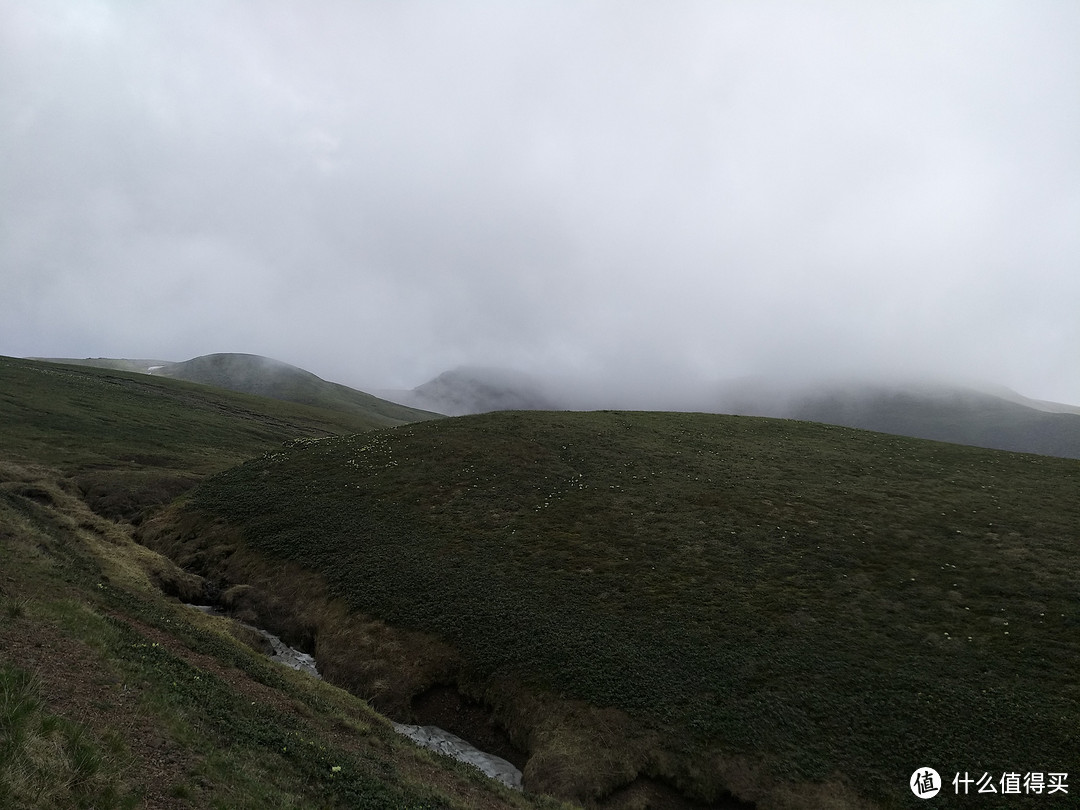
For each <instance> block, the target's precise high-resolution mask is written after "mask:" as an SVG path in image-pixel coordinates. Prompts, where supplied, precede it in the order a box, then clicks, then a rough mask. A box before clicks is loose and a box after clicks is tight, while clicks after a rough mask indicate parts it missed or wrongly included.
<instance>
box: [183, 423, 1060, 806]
mask: <svg viewBox="0 0 1080 810" xmlns="http://www.w3.org/2000/svg"><path fill="white" fill-rule="evenodd" d="M1078 485H1080V464H1078V463H1077V462H1076V461H1072V460H1063V459H1054V458H1046V457H1038V456H1029V455H1020V454H1010V453H1004V452H996V451H987V450H980V449H975V448H970V447H962V446H958V445H949V444H940V443H933V442H928V441H919V440H913V439H903V438H898V437H894V436H888V435H883V434H874V433H868V432H863V431H858V430H853V429H845V428H836V427H828V426H823V425H815V424H809V423H799V422H791V421H784V420H769V419H755V418H745V417H742V418H740V417H723V416H712V415H701V414H649V413H580V414H574V413H563V414H551V413H501V414H490V415H485V416H479V417H467V418H461V419H453V420H444V421H440V422H433V423H425V424H418V425H412V426H406V427H399V428H393V429H389V430H384V431H378V432H375V433H371V434H365V435H360V436H354V437H344V438H330V439H323V440H317V441H309V440H302V441H297V442H295V443H293V445H292V446H291V447H289V448H287V449H283V450H281V451H278V452H272V453H268V454H266V455H265V456H264V457H262V458H260V459H257V460H253V461H250V462H248V463H246V464H244V465H241V466H240V467H237V468H234V469H232V470H229V471H227V472H225V473H222V474H220V475H218V476H215V477H213V478H212V479H209V480H208V481H207V482H206V483H205V484H204V485H202V486H201V487H200V488H199V489H198V490H197V491H196V492H195V493H194V495H193V497H192V499H191V501H190V504H189V509H191V510H199V511H202V512H205V513H207V514H208V515H210V516H213V517H214V518H224V519H226V520H227V521H228V522H229V523H230V524H232V525H235V526H240V527H242V529H243V532H244V537H245V538H246V542H247V544H248V545H249V546H250V547H251V548H254V549H256V550H258V551H261V552H264V553H266V554H269V555H272V556H274V557H276V558H279V559H283V560H290V561H293V562H297V563H300V564H301V565H303V566H304V567H307V568H310V569H313V570H315V571H317V572H319V573H321V574H322V575H323V576H324V577H325V578H326V580H327V581H328V582H329V583H330V586H331V589H332V591H333V592H334V593H336V594H338V595H340V596H342V597H343V598H345V599H346V600H347V601H348V603H349V604H350V605H351V606H352V607H353V608H354V609H355V610H358V611H363V612H366V613H370V614H374V615H376V616H379V617H381V618H383V619H385V620H386V621H388V622H391V623H394V624H398V625H401V626H405V627H410V628H416V629H420V630H424V631H428V632H432V633H434V634H436V635H438V636H439V637H441V638H443V639H444V640H446V641H448V642H449V643H450V644H451V645H452V646H453V647H455V648H456V649H457V650H458V651H459V652H460V653H461V655H462V657H463V659H464V661H465V662H466V664H467V666H468V667H470V668H472V670H473V671H474V672H475V673H477V674H478V675H480V676H482V677H487V678H499V677H510V678H514V679H517V680H520V681H523V682H525V683H528V684H529V685H530V686H532V687H535V688H537V689H541V690H547V691H550V692H552V693H555V694H560V695H564V696H567V697H571V698H577V699H581V700H584V701H588V702H589V703H592V704H594V705H597V706H614V707H618V708H620V709H623V710H625V711H626V712H628V713H629V714H630V715H632V716H634V717H638V718H644V719H646V720H647V721H648V722H649V723H650V724H653V725H654V726H657V727H663V728H667V729H670V730H675V731H677V732H678V733H679V734H685V735H686V736H687V739H688V740H690V743H688V744H689V745H691V746H693V745H697V746H710V745H718V746H720V747H722V748H724V749H725V750H729V751H736V752H746V753H752V754H754V755H758V756H761V757H763V758H764V759H765V760H766V761H767V762H769V763H770V767H771V768H773V769H774V770H776V771H778V772H780V773H782V774H783V775H784V776H786V777H788V778H791V779H793V780H824V779H828V778H831V777H832V776H834V775H836V774H840V775H842V776H843V777H845V778H847V779H850V780H851V781H852V782H853V783H854V784H856V785H859V786H860V788H861V789H863V790H866V791H868V792H869V793H871V794H877V795H879V796H886V795H889V794H891V793H893V792H894V791H895V789H896V786H897V785H902V784H904V783H905V781H906V776H907V775H908V774H910V771H911V769H912V768H913V767H915V766H914V765H913V764H912V763H913V762H914V761H915V760H919V761H926V762H934V763H940V764H941V767H940V768H939V770H940V771H942V772H944V771H947V770H950V769H952V770H974V769H979V771H980V773H981V772H982V771H984V770H985V771H993V770H995V769H996V770H999V771H1004V770H1016V769H1020V770H1023V769H1030V770H1040V769H1041V770H1046V769H1054V768H1056V769H1062V770H1067V767H1066V766H1067V764H1068V763H1069V762H1071V761H1075V756H1076V753H1077V751H1078V750H1080V743H1078V741H1077V737H1076V729H1077V728H1078V727H1080V712H1078V709H1077V706H1080V700H1078V699H1080V689H1078V684H1077V678H1076V674H1075V661H1076V660H1077V657H1078V654H1080V614H1078V612H1077V604H1076V601H1075V589H1076V584H1077V582H1076V571H1077V561H1078V560H1077V558H1078V551H1077V546H1076V540H1077V537H1080V498H1078V497H1077V494H1078V492H1080V486H1078Z"/></svg>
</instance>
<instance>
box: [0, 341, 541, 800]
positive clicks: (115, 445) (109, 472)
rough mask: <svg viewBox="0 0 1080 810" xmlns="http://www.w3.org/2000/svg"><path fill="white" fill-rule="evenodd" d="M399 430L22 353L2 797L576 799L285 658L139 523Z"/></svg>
mask: <svg viewBox="0 0 1080 810" xmlns="http://www.w3.org/2000/svg"><path fill="white" fill-rule="evenodd" d="M379 424H385V420H383V419H380V418H378V417H371V416H360V415H349V414H343V413H340V412H335V411H328V410H325V409H318V408H311V407H306V406H302V405H295V404H291V403H284V402H277V401H273V400H266V399H261V398H258V397H253V396H246V395H241V394H234V393H230V392H226V391H219V390H216V389H212V388H209V387H207V386H204V385H193V384H190V383H185V382H180V381H175V380H169V379H158V378H153V377H146V376H143V375H138V374H130V373H125V372H122V371H115V370H102V369H97V368H85V367H76V366H64V365H56V364H50V363H39V362H32V361H25V360H15V359H11V358H5V357H0V807H3V808H8V807H11V808H27V810H36V809H37V808H40V810H53V808H58V807H71V808H74V807H93V808H95V810H107V809H109V808H134V807H168V808H176V809H177V810H179V809H180V808H192V809H194V808H205V807H229V808H249V809H250V810H257V809H259V808H266V807H290V808H301V807H349V808H372V810H376V809H381V808H411V809H413V810H442V809H443V808H446V809H447V810H449V809H450V808H454V810H477V808H485V809H486V808H491V809H492V810H494V809H495V808H511V807H516V808H527V807H549V808H553V809H554V808H556V807H557V806H558V805H557V804H556V803H554V802H552V801H550V800H537V799H535V798H531V797H526V796H523V795H521V794H516V793H512V792H510V791H508V790H505V789H502V788H501V787H499V786H497V785H495V784H494V783H493V782H491V780H487V779H485V778H483V777H482V776H480V775H479V773H478V772H477V771H474V770H472V769H469V768H467V767H465V766H463V765H458V764H456V763H451V762H449V761H448V760H444V759H441V758H438V757H434V756H433V755H429V754H427V753H426V752H422V751H420V750H418V749H416V748H415V747H414V746H412V745H411V744H409V743H406V742H405V741H404V740H403V738H401V737H400V736H399V735H397V734H395V733H394V731H393V730H392V728H391V726H390V725H389V723H388V722H387V721H386V720H385V718H383V717H380V716H379V715H377V714H375V712H373V711H372V710H371V708H370V707H369V706H368V705H367V704H366V703H365V702H364V701H362V700H358V699H356V698H354V697H353V696H351V695H349V694H347V693H346V692H344V691H342V690H340V689H337V688H334V687H332V686H330V685H329V684H327V683H325V682H319V681H314V680H312V679H310V678H308V677H307V676H305V675H302V674H300V673H296V672H293V671H291V670H288V669H285V668H283V667H281V666H279V665H278V664H276V663H273V662H271V661H270V660H269V659H268V658H267V657H266V656H265V655H264V654H263V653H262V652H261V651H260V650H259V649H256V648H257V647H258V645H257V644H255V643H254V640H253V637H252V634H251V632H250V631H245V630H244V628H243V627H242V626H240V625H238V624H237V623H235V622H233V621H232V620H229V619H224V618H217V617H210V616H205V615H203V614H202V613H200V612H198V611H193V610H191V609H190V608H187V607H184V606H182V605H181V604H180V603H179V601H178V600H177V598H175V597H183V598H184V599H185V601H190V600H193V599H198V600H200V601H202V600H203V599H205V597H206V592H205V590H204V588H203V583H201V582H200V581H199V580H198V578H196V577H193V576H191V575H188V574H185V573H183V572H181V571H179V570H178V569H177V568H176V567H175V566H174V565H172V564H171V563H169V561H168V560H166V559H164V558H162V557H161V556H160V555H157V554H155V553H154V552H152V551H150V550H148V549H147V548H145V547H143V546H141V545H139V544H137V543H136V542H135V541H134V539H133V538H132V532H131V526H130V525H129V523H128V521H129V520H137V519H139V518H141V517H142V516H143V515H144V513H146V512H148V511H153V509H154V507H155V506H157V505H159V504H160V503H161V502H163V501H164V500H168V499H170V498H171V497H172V496H173V495H175V494H176V493H177V492H179V491H182V490H183V489H185V488H187V487H189V486H190V485H191V484H192V483H193V482H195V481H196V480H198V479H199V478H200V477H202V476H203V475H205V474H206V473H208V472H212V471H215V470H220V469H222V468H223V467H226V466H228V465H230V464H234V463H235V462H236V461H238V460H240V459H243V458H246V457H249V456H252V455H258V454H262V453H267V452H273V451H275V450H276V449H278V448H280V447H281V445H282V442H283V441H286V440H294V439H296V438H297V437H309V438H314V437H325V436H329V435H338V434H344V433H353V432H355V431H358V430H364V429H367V428H371V427H372V426H374V425H379ZM91 507H92V508H91ZM113 516H115V517H118V518H122V520H119V521H114V520H112V519H110V518H111V517H113ZM166 593H167V594H168V596H167V595H166Z"/></svg>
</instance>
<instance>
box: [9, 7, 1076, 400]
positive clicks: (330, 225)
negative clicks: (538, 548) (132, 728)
mask: <svg viewBox="0 0 1080 810" xmlns="http://www.w3.org/2000/svg"><path fill="white" fill-rule="evenodd" d="M1078 42H1080V4H1077V3H1075V2H1073V1H1072V0H1062V2H1050V1H1048V0H1016V1H1015V2H995V1H993V0H992V1H991V2H983V1H982V0H980V1H979V2H950V3H931V2H921V1H916V2H899V0H898V1H897V2H875V3H864V2H854V1H852V2H841V1H840V0H837V1H836V2H833V1H830V2H820V3H794V2H736V1H732V2H673V3H654V2H614V1H612V2H573V3H571V2H540V1H539V0H537V1H536V2H526V1H524V0H523V2H508V3H504V2H497V3H496V2H476V3H470V2H462V3H439V2H402V3H396V2H395V3H383V2H338V1H337V0H314V2H305V3H301V2H278V1H274V0H271V1H270V2H258V3H256V2H245V1H244V0H193V2H182V3H173V2H161V1H158V0H150V1H149V2H139V3H133V2H127V1H126V0H124V1H123V2H122V1H121V0H111V1H110V0H35V2H32V3H29V2H19V0H0V282H2V294H0V354H8V355H16V356H28V355H32V356H68V357H89V356H95V357H96V356H109V357H146V358H161V359H165V360H184V359H187V358H189V357H193V356H196V355H200V354H206V353H210V352H227V351H235V352H251V353H256V354H263V355H269V356H273V357H276V358H280V359H281V360H284V361H287V362H289V363H293V364H295V365H299V366H302V367H304V368H307V369H309V370H311V371H313V372H315V373H316V374H319V375H320V376H322V377H325V378H328V379H332V380H335V381H338V382H343V383H346V384H348V385H352V386H354V387H358V388H364V389H366V390H371V389H387V388H408V387H412V386H415V385H418V384H420V383H423V382H424V381H426V380H428V379H430V378H432V377H434V376H436V375H437V374H439V373H440V372H442V371H445V370H447V369H450V368H453V367H455V366H459V365H484V366H496V367H505V368H512V369H517V370H519V371H522V372H526V373H529V374H533V375H537V376H540V377H544V376H550V375H557V376H559V377H560V378H561V379H571V380H583V379H584V380H590V381H591V382H592V384H593V385H594V386H598V387H601V388H603V389H605V390H608V391H610V392H611V394H612V396H613V397H615V398H618V397H623V398H625V400H626V401H631V400H633V401H640V400H642V399H643V398H647V396H648V395H649V394H650V392H655V391H658V390H667V389H673V388H678V387H679V386H681V385H683V384H688V383H690V382H693V383H697V382H701V381H709V380H718V379H723V378H730V377H739V376H742V375H751V374H765V375H771V376H773V377H780V378H785V377H790V376H793V375H794V376H798V377H799V378H800V379H810V378H814V377H816V376H845V377H850V376H858V375H865V374H870V375H873V376H875V377H886V378H888V377H893V376H896V377H901V378H911V377H933V378H937V379H945V380H957V381H969V380H987V381H992V382H995V383H999V384H1003V385H1007V386H1010V387H1012V388H1014V389H1016V390H1018V391H1020V392H1021V393H1023V394H1026V395H1028V396H1031V397H1037V398H1043V399H1053V400H1058V401H1064V402H1071V403H1080V148H1078V144H1080V48H1078V47H1077V43H1078ZM612 404H613V405H615V404H618V403H617V402H613V403H612Z"/></svg>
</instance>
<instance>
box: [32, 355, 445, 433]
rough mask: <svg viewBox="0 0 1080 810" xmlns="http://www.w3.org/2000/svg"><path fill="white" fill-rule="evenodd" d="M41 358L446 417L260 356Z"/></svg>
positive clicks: (386, 415)
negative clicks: (177, 359)
mask: <svg viewBox="0 0 1080 810" xmlns="http://www.w3.org/2000/svg"><path fill="white" fill-rule="evenodd" d="M40 359H49V360H50V362H58V363H69V364H74V365H85V366H94V367H98V368H110V369H118V370H121V371H136V372H139V373H142V374H151V375H154V376H158V377H170V378H172V379H176V380H185V381H187V382H193V383H199V384H201V385H211V386H214V387H215V388H223V389H225V390H227V391H236V392H239V393H242V394H254V395H256V396H261V397H268V398H269V399H277V400H281V401H284V402H296V403H299V404H301V405H310V406H312V407H316V408H325V409H328V410H332V411H343V412H346V413H355V412H359V413H363V414H366V415H371V416H374V417H377V418H380V419H382V420H384V421H385V422H387V423H388V424H403V423H405V422H416V421H420V420H423V419H432V418H435V417H438V416H441V415H442V414H437V413H432V412H430V411H424V410H419V409H417V408H410V407H408V406H406V405H400V404H398V403H395V402H389V401H387V400H385V399H381V398H379V397H376V396H373V395H372V394H367V393H365V392H363V391H357V390H356V389H354V388H349V387H348V386H345V385H340V384H338V383H332V382H328V381H327V380H324V379H322V378H321V377H318V376H316V375H315V374H312V373H311V372H310V371H305V370H304V369H302V368H299V367H297V366H293V365H290V364H288V363H285V362H282V361H281V360H274V359H273V358H270V357H263V356H261V355H257V354H242V353H235V352H232V353H228V352H227V353H218V354H207V355H203V356H201V357H195V358H192V359H191V360H185V361H184V362H180V363H173V362H168V361H161V360H118V359H110V358H87V359H85V360H72V359H62V358H40Z"/></svg>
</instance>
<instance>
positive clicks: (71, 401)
mask: <svg viewBox="0 0 1080 810" xmlns="http://www.w3.org/2000/svg"><path fill="white" fill-rule="evenodd" d="M0 418H2V419H3V420H4V431H3V436H2V441H3V442H4V446H3V449H4V450H5V452H7V453H9V454H13V455H20V456H23V457H26V458H28V459H33V460H35V461H37V462H39V463H52V464H62V465H65V466H69V467H70V466H78V465H90V464H94V463H99V464H110V465H113V466H115V465H117V464H122V463H124V462H125V461H129V462H130V461H131V459H134V461H135V463H136V464H138V463H139V462H140V459H148V460H149V465H150V466H163V467H174V468H179V469H185V470H188V471H200V472H205V471H208V470H210V469H220V468H221V467H222V466H226V465H227V464H228V463H229V462H230V461H236V460H239V459H241V458H245V457H248V456H251V455H253V454H255V453H258V452H261V451H262V450H263V449H264V448H265V447H266V445H267V444H274V443H277V442H280V441H282V440H284V439H288V438H294V437H296V436H320V435H322V436H325V435H332V434H342V433H355V432H359V431H363V430H370V429H372V428H375V427H384V426H386V425H388V424H398V422H397V421H395V420H388V419H386V418H384V417H381V416H378V415H374V414H362V413H359V412H357V413H353V414H346V413H342V412H338V411H330V410H326V409H320V408H315V407H311V406H305V405H298V404H295V403H286V402H280V401H277V400H270V399H266V398H263V397H256V396H252V395H247V394H238V393H234V392H229V391H224V390H219V389H214V388H210V387H207V386H204V385H198V384H194V383H188V382H182V381H177V380H170V379H165V378H157V377H148V376H147V375H144V374H137V373H134V372H123V371H110V370H104V369H97V368H89V367H82V366H65V365H58V364H51V363H44V362H34V361H26V360H17V359H14V358H0ZM155 461H156V462H158V463H156V464H155Z"/></svg>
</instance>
